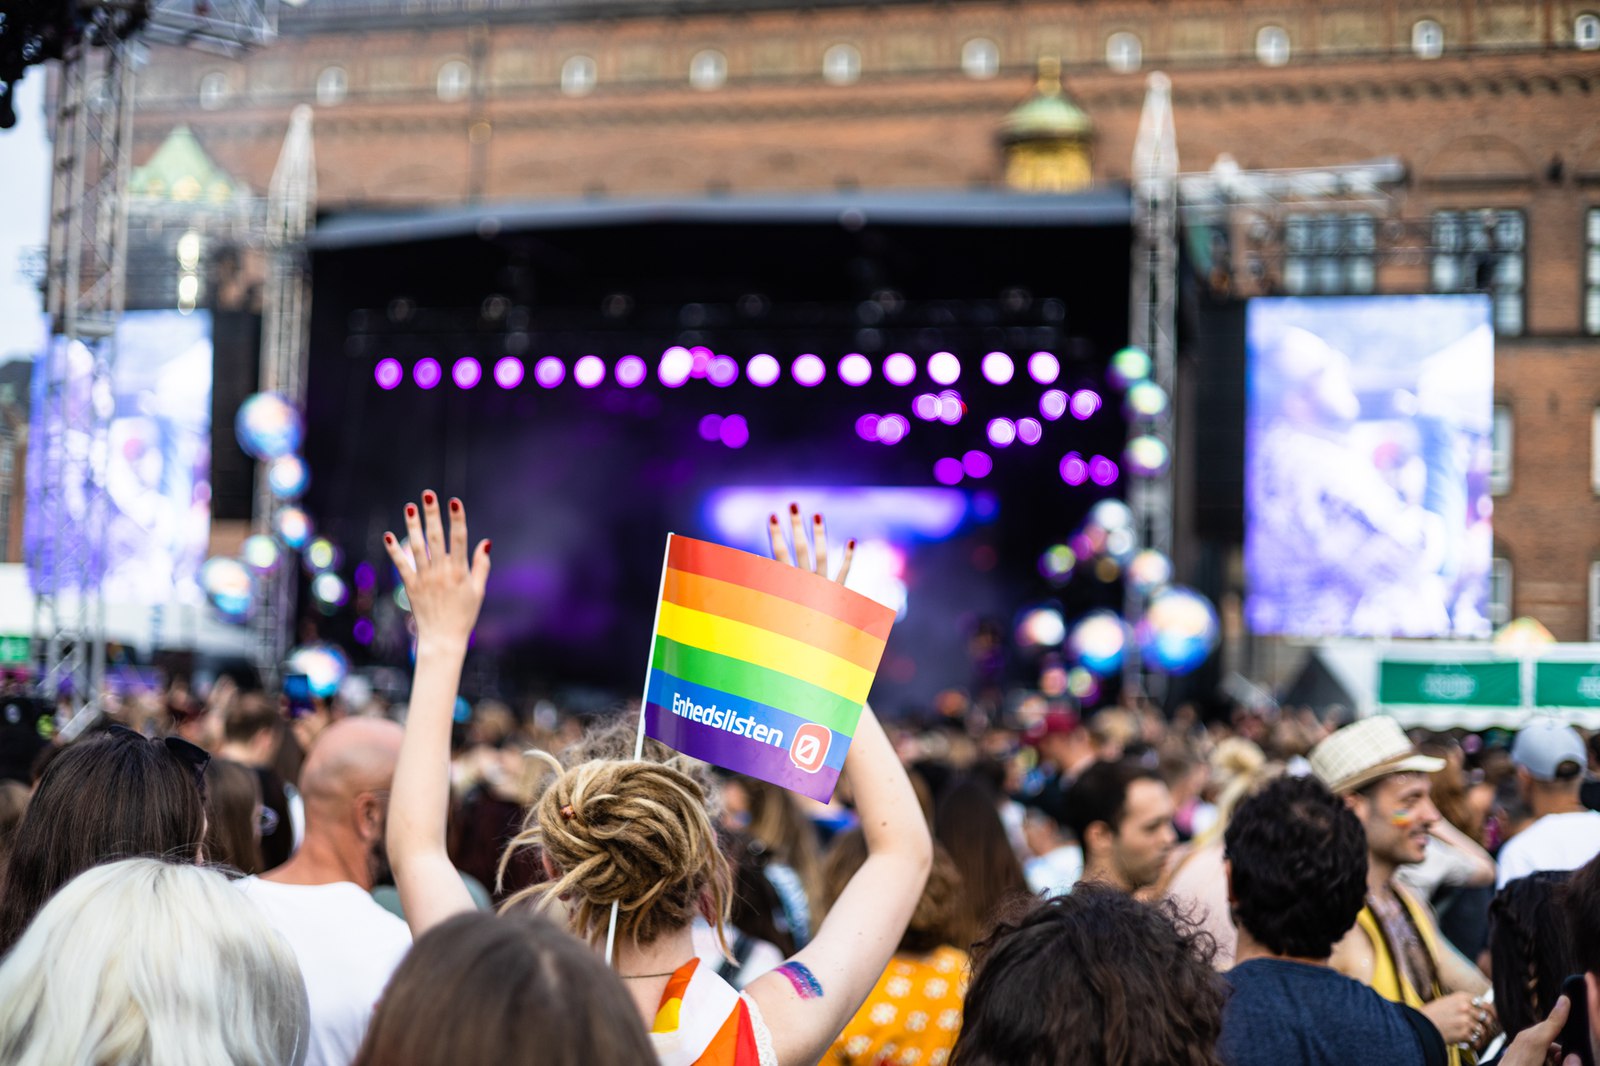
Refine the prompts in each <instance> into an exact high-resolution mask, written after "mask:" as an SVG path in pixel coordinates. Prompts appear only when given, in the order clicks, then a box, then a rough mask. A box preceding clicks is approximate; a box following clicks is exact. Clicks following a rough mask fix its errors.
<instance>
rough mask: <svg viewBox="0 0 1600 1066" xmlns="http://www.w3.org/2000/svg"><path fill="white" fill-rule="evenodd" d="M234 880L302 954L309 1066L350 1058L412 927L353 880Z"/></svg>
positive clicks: (343, 1064) (334, 1065)
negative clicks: (308, 1013) (296, 882)
mask: <svg viewBox="0 0 1600 1066" xmlns="http://www.w3.org/2000/svg"><path fill="white" fill-rule="evenodd" d="M237 884H238V886H239V890H240V891H242V892H243V893H244V894H245V895H246V896H249V897H250V898H251V899H252V900H254V901H255V903H256V904H257V906H259V907H260V908H261V910H262V913H264V914H265V915H266V916H267V921H269V922H271V923H272V924H273V926H274V927H276V928H277V930H278V931H279V932H280V933H282V934H283V935H284V938H285V939H286V940H288V941H289V946H290V947H292V948H293V949H294V954H295V957H296V958H297V959H298V960H299V961H300V972H301V974H302V975H304V977H305V980H306V995H307V997H308V998H309V999H310V1001H311V1040H310V1048H309V1051H308V1052H307V1054H306V1061H305V1066H350V1063H351V1061H353V1060H354V1059H355V1057H356V1051H357V1050H358V1049H359V1048H360V1047H361V1040H362V1038H363V1037H365V1036H366V1034H367V1024H368V1023H369V1022H370V1021H371V1020H372V1010H373V1008H374V1007H375V1006H376V1005H377V1003H378V999H379V997H381V996H382V995H383V990H384V987H385V986H386V985H388V983H389V977H390V975H391V974H393V973H394V969H395V967H396V966H399V965H400V960H401V959H403V958H405V954H406V952H407V951H409V950H411V930H410V929H408V928H407V927H406V923H405V922H403V921H401V920H400V919H399V918H396V917H395V916H394V915H392V914H390V913H389V912H388V911H386V910H384V909H383V908H382V907H380V906H378V904H377V903H376V902H374V901H373V899H372V897H371V896H370V895H369V894H368V893H367V892H366V890H365V889H363V888H362V887H361V886H360V885H356V884H352V883H351V882H349V881H336V882H334V883H333V884H328V885H282V884H278V883H277V882H275V881H263V880H261V879H260V878H258V877H247V878H245V879H244V880H242V881H239V882H237Z"/></svg>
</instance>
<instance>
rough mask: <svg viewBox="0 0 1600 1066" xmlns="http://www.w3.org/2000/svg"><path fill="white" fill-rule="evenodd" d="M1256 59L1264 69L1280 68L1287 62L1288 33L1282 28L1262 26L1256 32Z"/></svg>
mask: <svg viewBox="0 0 1600 1066" xmlns="http://www.w3.org/2000/svg"><path fill="white" fill-rule="evenodd" d="M1256 58H1257V59H1259V60H1260V61H1261V65H1262V66H1266V67H1281V66H1283V65H1284V64H1285V63H1287V62H1289V31H1288V30H1286V29H1284V28H1283V27H1282V26H1263V27H1261V28H1260V29H1259V30H1257V31H1256Z"/></svg>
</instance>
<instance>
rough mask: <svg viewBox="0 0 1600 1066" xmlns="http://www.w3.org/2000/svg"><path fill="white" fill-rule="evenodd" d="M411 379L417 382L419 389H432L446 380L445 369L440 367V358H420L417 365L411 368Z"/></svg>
mask: <svg viewBox="0 0 1600 1066" xmlns="http://www.w3.org/2000/svg"><path fill="white" fill-rule="evenodd" d="M411 380H412V381H415V382H416V383H417V388H419V389H431V388H433V387H434V386H435V385H437V384H439V382H441V381H443V380H444V371H443V370H441V369H440V367H439V360H437V359H434V358H432V357H431V356H430V357H429V358H427V359H419V360H418V361H417V365H416V366H414V367H412V368H411Z"/></svg>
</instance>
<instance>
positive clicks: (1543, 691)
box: [1533, 662, 1600, 707]
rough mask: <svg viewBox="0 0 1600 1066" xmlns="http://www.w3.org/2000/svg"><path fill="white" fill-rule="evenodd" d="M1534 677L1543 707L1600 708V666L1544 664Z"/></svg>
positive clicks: (1535, 691)
mask: <svg viewBox="0 0 1600 1066" xmlns="http://www.w3.org/2000/svg"><path fill="white" fill-rule="evenodd" d="M1533 677H1534V681H1533V702H1534V703H1536V704H1538V705H1539V706H1540V707H1600V663H1563V662H1542V663H1538V664H1536V665H1535V667H1534V674H1533Z"/></svg>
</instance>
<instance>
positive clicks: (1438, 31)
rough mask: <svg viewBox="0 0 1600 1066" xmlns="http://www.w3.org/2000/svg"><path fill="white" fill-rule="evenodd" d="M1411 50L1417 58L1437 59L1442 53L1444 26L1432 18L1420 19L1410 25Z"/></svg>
mask: <svg viewBox="0 0 1600 1066" xmlns="http://www.w3.org/2000/svg"><path fill="white" fill-rule="evenodd" d="M1411 51H1413V52H1415V53H1416V56H1417V58H1418V59H1438V58H1439V57H1440V56H1442V55H1444V27H1443V26H1441V25H1439V24H1438V23H1437V22H1435V21H1433V20H1432V19H1421V20H1419V21H1417V22H1416V23H1414V24H1413V25H1412V27H1411Z"/></svg>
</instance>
